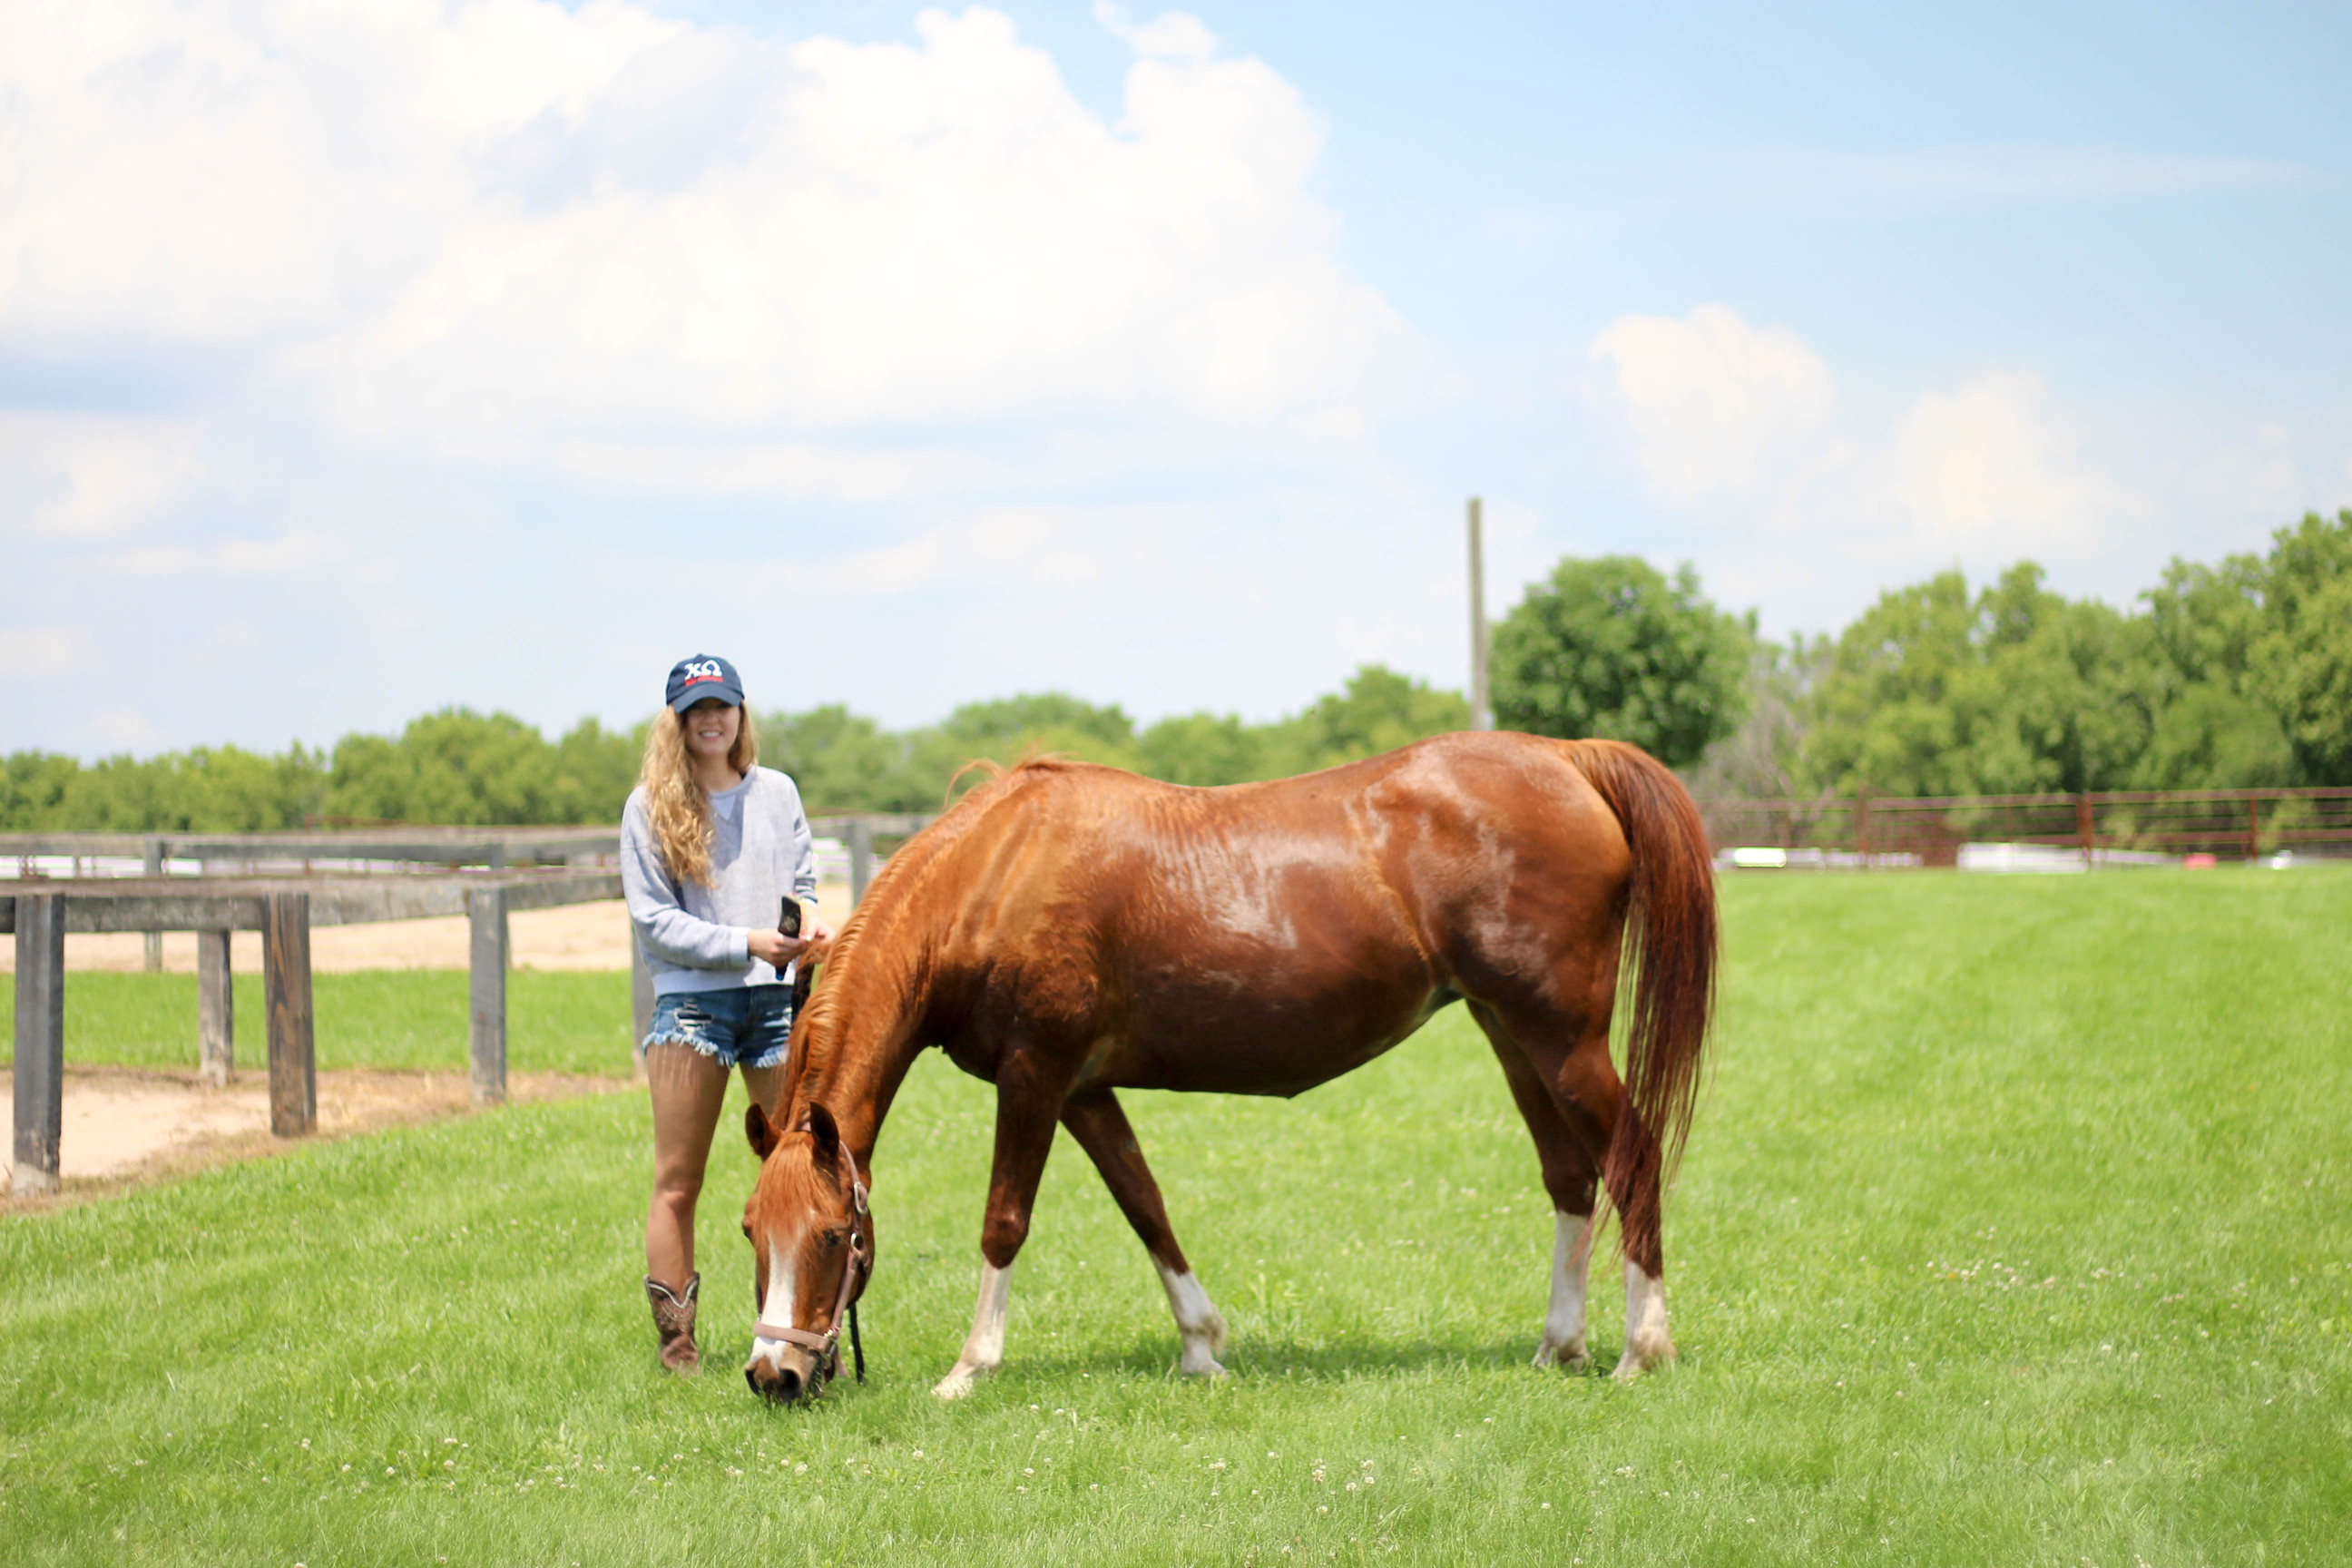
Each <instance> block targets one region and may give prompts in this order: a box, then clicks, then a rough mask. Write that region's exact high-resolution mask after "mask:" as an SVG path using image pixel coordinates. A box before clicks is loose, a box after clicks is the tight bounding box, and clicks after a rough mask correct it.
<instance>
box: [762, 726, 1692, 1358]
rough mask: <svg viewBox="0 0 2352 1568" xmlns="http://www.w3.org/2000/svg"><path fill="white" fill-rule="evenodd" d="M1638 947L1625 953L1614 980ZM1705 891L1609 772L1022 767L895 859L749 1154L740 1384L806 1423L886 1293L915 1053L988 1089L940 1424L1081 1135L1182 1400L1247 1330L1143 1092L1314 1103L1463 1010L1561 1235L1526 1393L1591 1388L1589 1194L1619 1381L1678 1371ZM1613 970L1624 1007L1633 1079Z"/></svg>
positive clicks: (1611, 761)
mask: <svg viewBox="0 0 2352 1568" xmlns="http://www.w3.org/2000/svg"><path fill="white" fill-rule="evenodd" d="M1621 944H1622V946H1623V949H1624V951H1622V953H1621ZM1716 947H1717V920H1716V907H1715V881H1714V876H1713V871H1712V868H1710V866H1709V864H1708V860H1707V850H1706V832H1705V829H1704V828H1703V827H1702V826H1701V825H1700V822H1699V817H1698V813H1697V810H1696V807H1694V806H1693V805H1692V804H1691V799H1690V796H1689V795H1687V794H1685V791H1684V789H1683V787H1682V785H1681V784H1680V783H1679V782H1677V781H1676V780H1675V776H1674V774H1672V773H1669V772H1667V771H1666V769H1665V768H1664V766H1662V765H1661V764H1660V763H1657V762H1655V761H1654V760H1653V759H1651V758H1650V757H1649V756H1647V755H1646V754H1644V753H1643V752H1640V751H1638V750H1636V749H1634V748H1633V747H1632V746H1628V745H1623V744H1621V743H1619V742H1613V741H1552V740H1544V739H1540V738H1538V737H1535V736H1531V735H1516V734H1494V733H1489V734H1456V735H1443V736H1439V737H1437V738H1435V739H1433V740H1428V741H1423V742H1420V743H1419V744H1417V745H1412V746H1407V747H1405V748H1404V749H1403V750H1402V751H1399V752H1391V753H1389V754H1388V755H1386V756H1381V757H1373V758H1371V759H1370V760H1368V761H1365V762H1360V763H1349V764H1347V765H1345V766H1342V767H1337V768H1331V769H1328V770H1326V771H1324V772H1322V773H1309V774H1307V775H1305V776H1303V777H1300V778H1292V779H1280V780H1276V781H1273V782H1271V783H1265V784H1233V785H1228V786H1226V787H1223V788H1220V789H1187V788H1183V787H1181V786H1178V785H1174V784H1156V783H1153V782H1152V781H1150V780H1149V779H1143V778H1139V777H1137V776H1135V775H1134V774H1132V773H1121V772H1119V771H1118V770H1117V769H1113V768H1106V767H1097V766H1093V765H1089V764H1084V763H1069V762H1063V761H1054V760H1048V761H1043V762H1030V763H1024V764H1023V765H1021V766H1019V767H1016V768H1014V769H1013V770H1012V771H1011V772H1009V773H1003V774H1002V775H1001V776H999V777H997V778H995V779H994V780H992V782H990V783H988V784H984V785H982V786H981V787H979V788H977V789H974V790H973V791H972V792H971V794H970V795H966V796H965V797H964V798H963V799H962V800H961V802H959V803H958V804H957V805H955V806H954V807H952V808H951V809H950V810H949V811H948V812H947V813H946V814H945V815H944V816H941V817H940V819H939V821H938V822H936V823H934V824H933V825H932V826H929V828H926V829H925V830H924V831H923V832H922V833H920V834H919V835H917V836H916V837H914V838H912V839H911V840H909V841H908V844H907V845H906V847H904V848H902V849H900V850H899V851H898V854H897V855H895V856H893V857H891V858H890V860H889V863H888V864H887V866H886V867H884V868H883V870H882V873H881V875H880V876H878V877H877V878H876V879H875V880H874V884H873V886H872V888H871V889H869V890H868V892H867V894H866V900H865V901H864V903H862V904H861V905H860V906H859V907H858V909H857V911H856V914H855V915H853V916H852V917H851V918H850V920H849V921H848V922H847V924H846V925H845V927H844V929H843V931H842V932H841V934H840V935H839V936H838V937H837V938H836V939H835V942H834V944H833V951H832V952H831V953H830V955H829V956H828V958H827V961H826V963H825V972H824V979H823V981H822V983H821V984H819V985H818V986H817V988H816V993H815V995H814V998H813V999H812V1000H811V1002H810V1003H809V1005H808V1007H807V1009H806V1010H805V1012H804V1014H803V1016H802V1018H801V1019H800V1021H799V1023H798V1025H797V1026H796V1027H795V1028H794V1030H793V1041H792V1051H791V1055H790V1058H788V1060H787V1061H786V1063H785V1068H784V1073H783V1077H782V1084H783V1086H784V1087H783V1088H782V1090H781V1103H780V1104H778V1105H776V1106H773V1107H768V1108H763V1107H761V1106H760V1105H758V1104H754V1105H753V1106H752V1107H751V1110H750V1111H749V1112H748V1114H747V1115H746V1117H745V1122H746V1130H747V1131H748V1133H749V1135H750V1138H751V1146H752V1149H753V1151H754V1152H756V1153H758V1154H759V1155H760V1156H761V1170H760V1175H759V1179H758V1182H757V1184H755V1186H754V1187H753V1189H752V1193H751V1200H750V1202H749V1203H748V1204H747V1205H746V1206H745V1210H744V1226H743V1228H744V1234H745V1235H746V1236H747V1237H750V1238H751V1245H752V1247H753V1249H754V1251H755V1253H756V1254H757V1258H756V1271H755V1274H754V1277H753V1287H754V1290H755V1293H756V1294H757V1296H758V1300H759V1303H760V1319H759V1322H758V1325H757V1327H756V1330H755V1337H754V1342H753V1348H752V1352H751V1362H750V1364H749V1365H748V1366H747V1367H746V1368H745V1369H744V1370H745V1376H746V1377H747V1379H748V1380H749V1381H750V1383H751V1386H752V1387H753V1388H754V1389H755V1390H757V1391H758V1392H760V1393H761V1394H766V1395H768V1396H769V1397H772V1398H783V1399H792V1398H796V1397H798V1396H799V1395H800V1394H802V1393H803V1392H804V1391H805V1392H808V1393H811V1394H814V1392H816V1390H817V1389H818V1388H819V1387H821V1386H822V1384H823V1383H824V1379H825V1377H826V1376H828V1375H829V1374H830V1373H831V1372H832V1370H833V1367H834V1365H835V1363H836V1362H837V1360H838V1355H837V1352H836V1351H835V1335H836V1334H837V1333H838V1332H839V1331H840V1329H841V1319H842V1315H843V1313H844V1312H845V1310H846V1309H847V1308H848V1306H849V1305H850V1303H851V1302H852V1301H853V1300H854V1299H855V1295H856V1292H857V1291H859V1290H862V1289H864V1286H865V1282H866V1279H867V1278H868V1277H869V1276H870V1272H871V1269H872V1261H873V1258H874V1252H873V1245H872V1237H873V1231H872V1221H871V1218H870V1216H869V1215H867V1214H866V1182H867V1180H868V1179H869V1177H870V1172H871V1169H872V1163H871V1162H872V1156H873V1151H874V1143H875V1139H876V1138H877V1136H878V1135H879V1134H880V1131H881V1129H882V1122H883V1119H884V1118H885V1117H886V1116H887V1115H888V1114H889V1110H890V1101H891V1099H892V1097H893V1096H894V1095H895V1094H896V1093H897V1091H898V1085H899V1083H900V1082H901V1081H902V1080H903V1079H904V1078H905V1076H906V1073H907V1069H908V1067H909V1066H911V1065H912V1063H913V1062H914V1059H915V1057H916V1055H917V1054H918V1053H919V1052H920V1051H921V1050H923V1049H924V1048H925V1047H929V1046H934V1045H935V1046H938V1047H940V1048H941V1049H943V1050H944V1051H946V1052H947V1054H948V1058H949V1059H950V1060H951V1061H953V1062H954V1063H955V1064H956V1066H958V1067H960V1068H962V1069H963V1070H964V1071H966V1072H968V1073H971V1074H972V1075H973V1076H974V1077H976V1078H980V1079H986V1080H987V1081H989V1082H991V1083H993V1084H995V1085H996V1147H995V1157H994V1163H993V1166H992V1173H991V1176H990V1180H989V1191H988V1209H987V1215H986V1218H985V1220H984V1222H983V1224H982V1227H981V1242H980V1250H981V1256H982V1263H983V1267H982V1270H981V1285H980V1304H979V1307H978V1310H976V1311H975V1313H974V1315H973V1318H972V1325H971V1337H970V1338H969V1339H968V1340H966V1342H965V1343H964V1347H963V1353H962V1355H961V1357H959V1358H958V1360H957V1362H956V1363H955V1366H954V1368H953V1369H952V1370H951V1371H950V1372H949V1373H948V1374H947V1376H946V1377H945V1378H944V1379H942V1380H941V1381H940V1384H939V1385H938V1387H937V1388H936V1389H935V1390H934V1392H936V1393H937V1394H940V1397H942V1398H952V1397H954V1396H956V1395H958V1394H962V1393H964V1392H966V1391H967V1390H968V1389H970V1388H971V1384H972V1381H973V1379H974V1378H976V1377H978V1376H980V1375H981V1374H982V1373H987V1372H989V1371H991V1370H992V1369H993V1368H994V1367H996V1365H997V1364H998V1363H1000V1362H1001V1361H1002V1360H1003V1349H1004V1318H1005V1307H1006V1303H1007V1300H1008V1296H1009V1290H1010V1286H1011V1279H1012V1276H1011V1272H1010V1271H1011V1269H1012V1268H1013V1258H1014V1256H1015V1255H1016V1254H1018V1253H1019V1252H1020V1250H1021V1243H1022V1241H1023V1239H1024V1237H1026V1236H1027V1235H1028V1231H1029V1211H1030V1205H1031V1204H1032V1202H1033V1201H1034V1198H1035V1196H1036V1193H1037V1183H1038V1178H1039V1177H1040V1175H1042V1174H1043V1173H1044V1171H1045V1156H1046V1153H1047V1151H1048V1150H1050V1149H1051V1148H1052V1146H1053V1142H1054V1128H1055V1123H1056V1122H1058V1123H1060V1124H1061V1125H1062V1126H1064V1127H1066V1128H1068V1129H1069V1131H1070V1134H1071V1136H1073V1137H1074V1138H1076V1140H1077V1142H1078V1146H1079V1147H1080V1148H1082V1149H1084V1150H1085V1151H1086V1152H1087V1156H1088V1157H1089V1158H1090V1159H1092V1160H1093V1161H1094V1163H1095V1166H1096V1168H1097V1170H1098V1171H1099V1172H1101V1173H1102V1178H1103V1181H1104V1182H1105V1183H1106V1184H1108V1186H1109V1188H1110V1192H1111V1196H1112V1197H1113V1198H1115V1199H1116V1200H1117V1201H1118V1206H1119V1208H1120V1210H1121V1212H1123V1213H1124V1214H1125V1215H1127V1218H1128V1221H1129V1224H1131V1225H1133V1226H1134V1227H1135V1231H1136V1234H1137V1235H1138V1236H1139V1237H1141V1238H1142V1241H1143V1246H1144V1249H1145V1250H1146V1251H1147V1252H1149V1253H1150V1256H1151V1262H1152V1266H1153V1267H1154V1268H1156V1269H1157V1270H1158V1271H1159V1274H1160V1283H1161V1285H1162V1286H1163V1287H1165V1289H1167V1292H1168V1304H1169V1307H1170V1308H1171V1310H1172V1311H1173V1312H1174V1314H1175V1318H1176V1328H1177V1331H1178V1333H1179V1335H1180V1336H1181V1340H1182V1344H1183V1355H1182V1362H1181V1365H1182V1368H1183V1370H1184V1371H1185V1372H1187V1373H1212V1374H1213V1373H1222V1372H1223V1370H1224V1369H1223V1367H1221V1366H1219V1365H1218V1364H1217V1362H1216V1355H1217V1352H1218V1351H1219V1350H1220V1349H1221V1348H1222V1345H1223V1340H1224V1332H1225V1325H1224V1320H1223V1318H1222V1317H1221V1316H1220V1315H1219V1314H1218V1312H1217V1310H1216V1308H1215V1307H1214V1306H1213V1305H1212V1304H1211V1302H1210V1300H1209V1297H1208V1294H1207V1293H1206V1292H1205V1291H1204V1290H1202V1288H1201V1284H1200V1281H1199V1280H1198V1279H1194V1278H1193V1275H1192V1268H1191V1266H1190V1265H1189V1264H1187V1263H1186V1262H1185V1259H1184V1252H1183V1249H1182V1248H1181V1247H1179V1246H1177V1244H1176V1236H1175V1233H1174V1232H1173V1231H1172V1230H1171V1229H1170V1227H1169V1224H1168V1215H1167V1211H1166V1210H1165V1208H1163V1207H1162V1205H1161V1204H1160V1190H1159V1187H1158V1186H1157V1185H1156V1184H1154V1183H1153V1181H1152V1178H1151V1173H1150V1170H1149V1169H1148V1168H1146V1166H1145V1164H1144V1162H1143V1154H1142V1152H1141V1151H1140V1150H1139V1148H1138V1147H1137V1145H1136V1140H1135V1134H1134V1131H1132V1130H1131V1129H1130V1128H1129V1125H1128V1121H1127V1118H1126V1116H1125V1115H1124V1114H1123V1113H1122V1112H1121V1110H1119V1104H1118V1093H1117V1091H1118V1090H1119V1089H1129V1088H1134V1089H1194V1090H1206V1091H1210V1092H1215V1093H1226V1094H1278V1095H1285V1096H1287V1095H1295V1094H1297V1093H1299V1092H1301V1091H1302V1090H1305V1089H1312V1088H1314V1087H1315V1086H1316V1085H1318V1084H1319V1083H1324V1082H1327V1081H1328V1080H1329V1079H1334V1078H1337V1077H1339V1075H1340V1074H1341V1073H1344V1072H1347V1071H1349V1070H1350V1069H1351V1068H1358V1067H1361V1066H1362V1065H1363V1064H1364V1063H1366V1062H1368V1061H1370V1060H1371V1059H1372V1058H1374V1057H1377V1056H1379V1055H1380V1054H1381V1052H1383V1051H1385V1050H1387V1049H1388V1048H1389V1047H1391V1046H1394V1045H1396V1044H1397V1043H1398V1042H1399V1041H1401V1040H1402V1039H1403V1038H1404V1037H1406V1036H1408V1035H1410V1034H1412V1032H1413V1031H1414V1030H1415V1029H1418V1028H1420V1027H1421V1026H1422V1025H1423V1024H1425V1023H1427V1022H1428V1021H1429V1018H1430V1016H1431V1015H1432V1014H1433V1013H1435V1012H1436V1011H1437V1010H1438V1009H1439V1008H1440V1007H1443V1006H1444V1005H1447V1004H1448V1003H1451V1002H1457V1001H1458V1002H1463V1003H1465V1004H1466V1005H1468V1006H1469V1009H1470V1015H1471V1016H1472V1017H1474V1018H1475V1019H1476V1020H1477V1022H1478V1026H1479V1028H1481V1029H1482V1030H1484V1031H1485V1032H1486V1038H1487V1040H1488V1042H1489V1043H1490V1044H1491V1045H1492V1046H1493V1047H1494V1050H1495V1055H1496V1058H1498V1059H1499V1060H1500V1061H1501V1063H1502V1066H1503V1077H1504V1079H1506V1080H1507V1082H1508V1083H1509V1085H1510V1089H1511V1096H1512V1098H1513V1099H1514V1100H1517V1102H1518V1107H1519V1113H1520V1115H1521V1116H1523V1117H1524V1118H1525V1119H1526V1121H1527V1124H1528V1132H1529V1133H1530V1134H1531V1135H1532V1136H1533V1137H1534V1139H1535V1144H1536V1153H1537V1157H1538V1160H1539V1161H1540V1163H1541V1164H1542V1169H1543V1181H1544V1186H1545V1188H1546V1189H1547V1191H1549V1194H1550V1195H1551V1201H1552V1205H1553V1208H1554V1210H1555V1211H1556V1222H1555V1237H1554V1241H1553V1250H1552V1277H1551V1302H1550V1308H1549V1312H1548V1313H1547V1315H1546V1317H1545V1320H1544V1326H1543V1335H1542V1339H1541V1341H1540V1342H1539V1344H1538V1348H1537V1351H1536V1358H1535V1359H1536V1363H1537V1364H1538V1365H1549V1364H1555V1363H1567V1364H1570V1365H1574V1366H1582V1365H1584V1364H1585V1363H1586V1362H1587V1359H1588V1358H1587V1354H1586V1349H1585V1284H1586V1266H1587V1263H1588V1261H1589V1257H1590V1251H1591V1241H1592V1227H1593V1203H1594V1195H1595V1194H1594V1185H1595V1183H1596V1181H1598V1182H1600V1183H1601V1184H1605V1186H1606V1189H1607V1192H1608V1195H1609V1198H1610V1200H1611V1201H1612V1203H1613V1204H1614V1205H1615V1206H1616V1208H1617V1212H1618V1215H1619V1216H1620V1224H1621V1226H1622V1233H1623V1248H1624V1257H1625V1342H1624V1351H1623V1352H1622V1357H1621V1359H1620V1360H1619V1362H1618V1363H1617V1374H1618V1375H1619V1376H1621V1377H1625V1376H1631V1375H1633V1373H1638V1372H1640V1371H1641V1370H1642V1369H1643V1368H1644V1367H1647V1366H1649V1365H1651V1364H1652V1363H1655V1362H1657V1361H1659V1360H1661V1359H1663V1358H1665V1357H1670V1356H1672V1355H1673V1354H1674V1345H1673V1342H1672V1341H1671V1340H1670V1339H1669V1338H1668V1336H1667V1332H1666V1306H1665V1296H1664V1284H1663V1276H1664V1269H1665V1264H1664V1250H1663V1248H1662V1247H1661V1244H1660V1239H1659V1208H1660V1197H1661V1187H1662V1184H1663V1183H1664V1179H1665V1175H1666V1173H1667V1172H1668V1170H1669V1169H1670V1168H1671V1167H1672V1164H1673V1162H1674V1158H1675V1153H1676V1152H1677V1151H1678V1149H1679V1147H1680V1144H1681V1142H1682V1139H1683V1136H1684V1133H1685V1131H1686V1129H1687V1128H1688V1126H1689V1123H1690V1114H1691V1104H1692V1098H1693V1094H1694V1090H1695V1086H1696V1072H1697V1068H1698V1062H1699V1052H1700V1047H1701V1046H1702V1044H1703V1043H1704V1041H1705V1039H1706V1030H1707V1023H1708V1016H1709V1013H1710V1012H1711V1010H1712V1007H1713V1002H1714V975H1715V963H1716ZM1621 956H1622V959H1623V961H1624V962H1623V965H1622V967H1623V969H1624V973H1625V974H1626V976H1627V978H1628V979H1629V980H1630V981H1631V983H1632V984H1633V986H1634V996H1633V1005H1632V1015H1631V1017H1630V1019H1629V1027H1628V1029H1627V1030H1626V1032H1625V1033H1626V1047H1625V1056H1626V1073H1625V1077H1624V1079H1622V1080H1621V1079H1619V1077H1618V1074H1617V1071H1616V1069H1615V1068H1613V1067H1612V1065H1611V1062H1610V1054H1609V1036H1610V1017H1611V1015H1612V1010H1613V1008H1614V1005H1615V1002H1616V997H1617V987H1618V981H1619V972H1620V967H1621V963H1620V961H1621Z"/></svg>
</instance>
